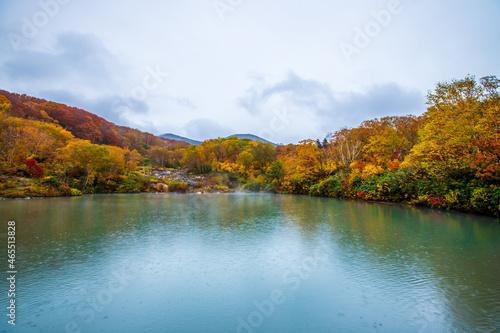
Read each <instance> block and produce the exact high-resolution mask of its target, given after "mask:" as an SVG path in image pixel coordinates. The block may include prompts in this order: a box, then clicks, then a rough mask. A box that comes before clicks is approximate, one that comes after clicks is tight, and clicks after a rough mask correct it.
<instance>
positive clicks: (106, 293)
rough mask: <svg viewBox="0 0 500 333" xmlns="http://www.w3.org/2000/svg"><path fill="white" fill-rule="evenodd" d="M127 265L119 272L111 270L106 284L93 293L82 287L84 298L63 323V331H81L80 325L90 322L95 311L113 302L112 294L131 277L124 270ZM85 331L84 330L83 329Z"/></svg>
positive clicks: (76, 332)
mask: <svg viewBox="0 0 500 333" xmlns="http://www.w3.org/2000/svg"><path fill="white" fill-rule="evenodd" d="M127 267H128V265H127V264H126V266H124V267H123V268H122V270H121V271H120V272H113V273H112V278H110V279H109V281H108V283H107V286H106V287H105V288H102V289H100V290H99V291H97V292H96V293H95V294H93V295H89V293H88V292H87V291H86V290H84V289H83V288H79V289H80V290H82V291H83V294H84V299H83V300H82V301H81V302H80V304H78V305H77V306H76V310H75V314H74V315H73V317H72V318H71V320H70V321H68V322H67V323H66V324H65V325H64V332H66V333H81V332H82V328H81V327H82V325H85V324H87V325H88V324H90V323H92V321H94V319H95V317H96V313H97V312H102V311H103V310H104V307H105V306H106V305H109V304H111V302H113V299H114V296H115V295H117V294H119V293H121V292H122V291H123V290H124V289H125V288H126V287H127V286H128V285H129V281H130V280H131V279H132V277H131V276H130V275H128V274H127V273H126V272H125V271H126V269H127ZM83 331H86V330H83Z"/></svg>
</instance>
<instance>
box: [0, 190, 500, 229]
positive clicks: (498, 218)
mask: <svg viewBox="0 0 500 333" xmlns="http://www.w3.org/2000/svg"><path fill="white" fill-rule="evenodd" d="M235 193H243V194H269V195H291V196H304V197H309V198H318V199H333V200H342V201H351V202H362V203H368V204H384V205H397V206H404V207H415V208H421V209H426V210H429V211H435V212H443V213H444V212H446V213H448V212H449V213H461V214H469V215H475V216H484V217H491V218H494V219H496V220H498V221H500V217H498V216H494V215H489V214H484V213H481V212H477V211H464V210H458V209H449V208H439V207H429V206H423V205H422V206H421V205H416V204H410V203H404V202H394V201H375V200H363V199H352V198H334V197H324V196H323V197H322V196H315V197H314V196H310V195H307V194H294V193H272V192H263V191H262V192H252V191H242V190H230V191H225V192H195V191H193V192H126V193H120V192H112V193H83V194H82V195H80V196H71V195H59V196H39V197H20V198H6V197H0V201H13V200H43V199H50V198H71V197H73V198H78V197H82V196H89V195H130V194H142V195H172V194H173V195H204V194H235Z"/></svg>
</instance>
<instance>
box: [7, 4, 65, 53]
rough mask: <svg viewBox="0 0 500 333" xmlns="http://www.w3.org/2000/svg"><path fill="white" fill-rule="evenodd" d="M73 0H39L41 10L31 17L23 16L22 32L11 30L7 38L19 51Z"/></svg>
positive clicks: (13, 47) (14, 48)
mask: <svg viewBox="0 0 500 333" xmlns="http://www.w3.org/2000/svg"><path fill="white" fill-rule="evenodd" d="M69 2H71V0H39V1H38V6H39V8H40V9H39V10H38V11H36V12H35V13H34V14H33V15H31V17H26V16H23V17H22V18H21V21H22V25H21V28H20V33H14V32H9V33H8V34H7V39H8V40H9V43H10V45H11V47H12V49H13V50H14V51H16V52H18V51H19V50H20V49H21V47H22V46H25V45H27V44H28V43H29V42H30V40H33V39H34V38H35V37H36V36H37V35H38V33H39V32H40V30H41V29H43V28H45V27H46V26H47V25H48V24H49V22H50V20H51V19H53V18H54V17H56V16H57V15H58V14H59V13H60V11H61V8H62V6H64V5H67V4H68V3H69Z"/></svg>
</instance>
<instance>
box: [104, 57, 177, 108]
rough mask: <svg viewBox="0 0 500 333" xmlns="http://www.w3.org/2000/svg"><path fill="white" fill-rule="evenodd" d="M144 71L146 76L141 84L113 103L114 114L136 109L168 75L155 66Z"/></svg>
mask: <svg viewBox="0 0 500 333" xmlns="http://www.w3.org/2000/svg"><path fill="white" fill-rule="evenodd" d="M145 71H146V75H144V77H143V78H142V82H141V84H138V85H136V86H134V87H133V88H132V89H130V92H129V94H128V95H127V96H122V97H120V98H119V99H117V100H115V101H114V102H113V105H112V108H113V110H114V111H115V112H119V111H124V110H123V109H128V110H134V109H136V108H137V107H138V106H139V103H143V102H145V101H146V98H147V97H148V96H149V94H150V93H151V92H152V91H153V90H155V89H157V88H158V87H160V85H161V84H162V83H163V82H164V81H165V79H166V78H167V77H168V76H169V75H170V74H169V73H168V72H164V71H163V70H162V69H161V68H160V66H159V65H156V67H155V68H154V69H153V68H152V67H151V66H147V67H146V70H145ZM120 109H122V110H120Z"/></svg>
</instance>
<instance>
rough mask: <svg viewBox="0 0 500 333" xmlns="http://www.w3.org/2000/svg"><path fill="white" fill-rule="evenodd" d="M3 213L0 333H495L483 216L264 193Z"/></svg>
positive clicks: (34, 203) (495, 285) (492, 228)
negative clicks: (11, 225) (12, 308)
mask: <svg viewBox="0 0 500 333" xmlns="http://www.w3.org/2000/svg"><path fill="white" fill-rule="evenodd" d="M0 215H1V216H2V228H3V230H2V231H1V232H2V238H1V239H2V243H1V244H2V248H3V249H6V247H7V235H6V233H7V221H9V220H14V221H16V242H17V243H16V249H17V257H16V264H17V267H16V268H17V271H18V273H17V276H16V304H17V311H16V326H15V330H12V329H11V327H10V325H7V319H8V317H6V313H7V310H6V306H7V304H8V302H9V299H8V298H7V293H6V292H2V294H1V295H0V302H1V303H0V304H1V308H2V309H4V310H3V312H4V313H2V315H1V317H2V318H3V319H2V322H1V323H0V331H2V330H4V329H7V330H9V331H15V332H51V333H53V332H131V333H132V332H133V333H136V332H245V333H247V332H420V333H421V332H499V331H498V328H499V327H500V260H499V259H500V223H499V221H498V220H496V219H493V218H489V217H482V216H475V215H468V214H462V213H455V212H446V211H439V210H430V209H424V208H417V207H410V206H400V205H390V204H377V203H367V202H358V201H347V200H335V199H325V198H311V197H306V196H292V195H268V194H203V195H196V194H187V195H173V194H163V195H154V194H137V195H87V196H83V197H72V198H51V199H41V200H13V201H1V202H0ZM2 251H4V250H2ZM3 258H4V263H5V264H4V266H2V267H7V262H6V256H5V255H4V257H3ZM3 270H4V274H3V276H5V275H6V274H5V271H6V269H5V268H3ZM1 288H2V290H7V289H8V285H7V282H6V280H5V278H2V285H1Z"/></svg>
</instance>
